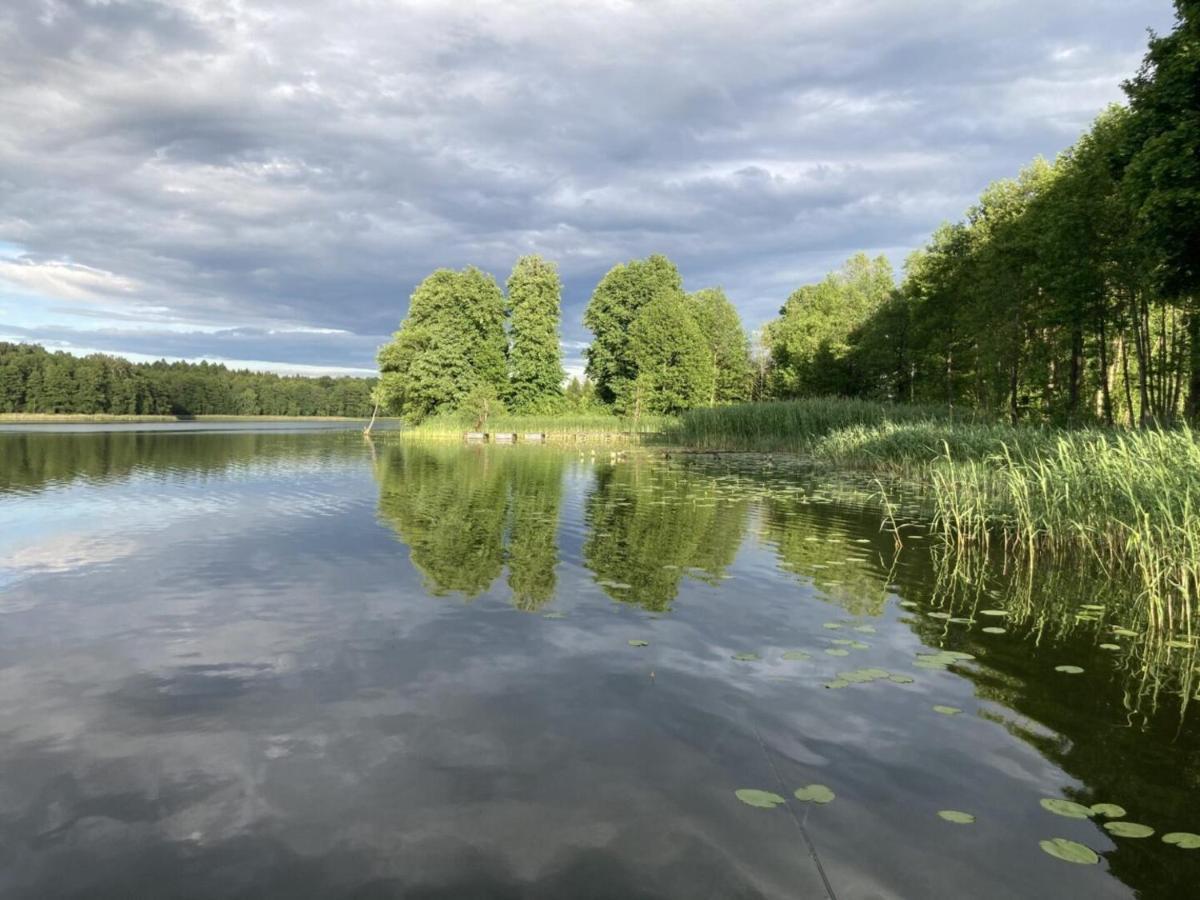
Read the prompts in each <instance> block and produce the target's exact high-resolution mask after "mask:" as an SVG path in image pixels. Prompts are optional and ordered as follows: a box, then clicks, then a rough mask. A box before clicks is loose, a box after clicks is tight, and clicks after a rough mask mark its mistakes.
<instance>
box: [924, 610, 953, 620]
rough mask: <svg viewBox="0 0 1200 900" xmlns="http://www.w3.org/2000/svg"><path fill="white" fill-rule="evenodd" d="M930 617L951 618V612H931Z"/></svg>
mask: <svg viewBox="0 0 1200 900" xmlns="http://www.w3.org/2000/svg"><path fill="white" fill-rule="evenodd" d="M929 618H931V619H948V618H950V613H945V612H931V613H930V614H929Z"/></svg>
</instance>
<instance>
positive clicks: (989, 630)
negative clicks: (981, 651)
mask: <svg viewBox="0 0 1200 900" xmlns="http://www.w3.org/2000/svg"><path fill="white" fill-rule="evenodd" d="M981 630H982V631H983V632H984V634H1004V633H1005V630H1004V629H1003V628H999V627H997V626H995V625H989V626H988V627H987V628H984V629H981Z"/></svg>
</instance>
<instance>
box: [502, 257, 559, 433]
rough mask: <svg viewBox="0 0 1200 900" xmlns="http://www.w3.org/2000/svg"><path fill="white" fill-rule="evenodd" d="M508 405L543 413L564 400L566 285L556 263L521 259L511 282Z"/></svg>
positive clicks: (529, 258) (518, 409) (520, 409)
mask: <svg viewBox="0 0 1200 900" xmlns="http://www.w3.org/2000/svg"><path fill="white" fill-rule="evenodd" d="M507 287H508V306H509V316H510V320H511V325H510V329H509V341H510V347H509V385H508V401H509V405H510V406H511V407H512V408H513V409H514V410H516V411H518V412H525V411H535V410H542V409H546V408H548V407H551V406H553V405H554V404H556V403H558V402H559V401H560V400H561V398H562V393H563V391H562V383H563V381H564V379H565V377H566V373H565V372H564V371H563V367H562V349H561V348H560V346H559V307H560V304H561V302H562V280H561V279H560V278H559V277H558V270H557V269H556V268H555V266H554V264H553V263H549V262H546V261H545V260H544V259H542V258H541V257H540V256H523V257H521V258H520V259H518V260H517V263H516V265H515V266H513V270H512V274H511V275H509V276H508V286H507Z"/></svg>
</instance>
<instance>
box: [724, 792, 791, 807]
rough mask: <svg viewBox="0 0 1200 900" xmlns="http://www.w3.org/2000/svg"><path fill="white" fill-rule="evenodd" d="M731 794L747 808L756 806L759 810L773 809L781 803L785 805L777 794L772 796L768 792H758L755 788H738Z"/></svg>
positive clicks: (784, 801)
mask: <svg viewBox="0 0 1200 900" xmlns="http://www.w3.org/2000/svg"><path fill="white" fill-rule="evenodd" d="M733 793H734V795H735V796H736V797H737V798H738V799H739V800H741V801H742V802H743V803H745V804H746V805H747V806H757V807H758V808H759V809H774V808H775V807H776V806H779V805H780V804H781V803H787V801H786V800H784V799H783V798H782V797H780V796H779V795H778V794H773V793H771V792H770V791H760V790H757V789H756V788H740V789H739V790H736V791H734V792H733Z"/></svg>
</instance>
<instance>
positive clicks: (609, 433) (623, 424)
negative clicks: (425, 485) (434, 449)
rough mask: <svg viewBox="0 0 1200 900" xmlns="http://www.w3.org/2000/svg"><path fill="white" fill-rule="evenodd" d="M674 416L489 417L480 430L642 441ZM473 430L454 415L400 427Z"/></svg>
mask: <svg viewBox="0 0 1200 900" xmlns="http://www.w3.org/2000/svg"><path fill="white" fill-rule="evenodd" d="M675 421H676V420H674V419H671V418H668V417H665V416H641V417H640V418H637V419H632V418H622V417H620V416H612V415H606V414H603V413H593V414H580V415H550V416H516V415H499V416H492V417H490V418H489V419H488V420H487V424H486V425H485V426H483V429H482V430H484V431H487V432H489V433H493V434H494V433H496V432H515V433H517V434H526V433H530V432H541V433H543V434H545V435H546V436H547V438H548V439H550V440H555V441H573V440H581V439H589V440H600V439H607V440H634V441H637V440H642V439H643V438H646V437H649V436H652V435H659V434H662V433H663V432H665V431H666V430H667V429H668V428H670V427H672V426H674V424H675ZM473 430H475V422H474V421H473V420H472V419H471V418H469V417H463V416H458V415H446V416H435V417H433V418H430V419H426V420H425V421H424V422H422V423H420V424H419V425H414V426H412V427H410V428H406V429H405V430H404V434H405V435H406V436H409V437H422V438H437V439H453V440H462V437H463V434H464V433H466V432H468V431H473Z"/></svg>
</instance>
